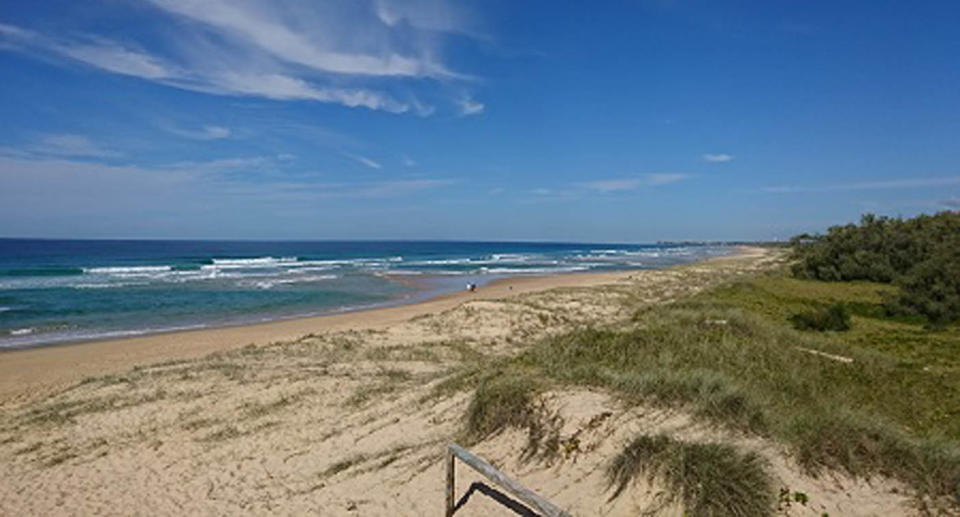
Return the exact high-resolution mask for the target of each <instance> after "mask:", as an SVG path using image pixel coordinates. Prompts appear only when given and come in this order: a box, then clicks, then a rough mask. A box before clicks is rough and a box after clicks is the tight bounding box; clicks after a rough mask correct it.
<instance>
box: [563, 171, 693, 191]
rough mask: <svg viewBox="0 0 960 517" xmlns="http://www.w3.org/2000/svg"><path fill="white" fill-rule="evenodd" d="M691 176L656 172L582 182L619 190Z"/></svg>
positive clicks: (636, 188) (583, 184)
mask: <svg viewBox="0 0 960 517" xmlns="http://www.w3.org/2000/svg"><path fill="white" fill-rule="evenodd" d="M690 178H691V176H690V175H689V174H681V173H656V174H645V175H643V176H638V177H630V178H620V179H609V180H597V181H590V182H587V183H582V184H581V186H582V187H584V188H586V189H589V190H595V191H598V192H619V191H628V190H638V189H642V188H647V187H657V186H660V185H668V184H670V183H677V182H680V181H684V180H687V179H690Z"/></svg>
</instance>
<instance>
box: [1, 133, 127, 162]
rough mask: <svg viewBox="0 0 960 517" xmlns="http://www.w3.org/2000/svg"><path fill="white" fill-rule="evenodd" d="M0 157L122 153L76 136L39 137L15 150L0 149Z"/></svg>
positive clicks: (109, 154)
mask: <svg viewBox="0 0 960 517" xmlns="http://www.w3.org/2000/svg"><path fill="white" fill-rule="evenodd" d="M0 155H5V156H20V157H67V158H119V157H121V156H123V154H122V153H120V152H117V151H114V150H112V149H107V148H105V147H103V146H101V145H100V144H97V143H96V142H94V141H93V140H91V139H90V138H89V137H86V136H83V135H76V134H47V135H40V136H39V137H38V138H36V140H35V141H34V142H31V143H28V144H25V145H21V146H18V147H16V148H9V147H0Z"/></svg>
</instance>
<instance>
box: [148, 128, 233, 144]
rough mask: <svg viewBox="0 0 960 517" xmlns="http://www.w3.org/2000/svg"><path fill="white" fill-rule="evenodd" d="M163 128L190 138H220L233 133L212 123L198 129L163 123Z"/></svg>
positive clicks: (228, 136)
mask: <svg viewBox="0 0 960 517" xmlns="http://www.w3.org/2000/svg"><path fill="white" fill-rule="evenodd" d="M163 129H165V130H166V131H167V132H168V133H171V134H174V135H177V136H180V137H183V138H189V139H191V140H221V139H224V138H230V137H231V136H232V135H233V131H231V130H230V128H227V127H223V126H212V125H210V126H203V127H201V128H198V129H185V128H181V127H177V126H173V125H164V126H163Z"/></svg>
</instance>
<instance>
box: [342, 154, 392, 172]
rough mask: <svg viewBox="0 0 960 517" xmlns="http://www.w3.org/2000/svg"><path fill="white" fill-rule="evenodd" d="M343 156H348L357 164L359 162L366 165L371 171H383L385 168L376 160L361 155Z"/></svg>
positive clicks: (347, 155)
mask: <svg viewBox="0 0 960 517" xmlns="http://www.w3.org/2000/svg"><path fill="white" fill-rule="evenodd" d="M343 155H344V156H346V157H347V158H350V159H351V160H353V161H355V162H357V163H360V164H363V165H366V166H367V167H370V168H371V169H381V168H383V165H380V162H377V161H375V160H373V159H371V158H367V157H366V156H361V155H359V154H353V153H343Z"/></svg>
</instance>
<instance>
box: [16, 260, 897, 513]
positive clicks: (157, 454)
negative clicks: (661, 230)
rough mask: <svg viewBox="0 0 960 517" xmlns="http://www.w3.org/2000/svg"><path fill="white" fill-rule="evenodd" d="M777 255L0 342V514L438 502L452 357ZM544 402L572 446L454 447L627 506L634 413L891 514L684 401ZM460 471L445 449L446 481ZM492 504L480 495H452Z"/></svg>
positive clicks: (584, 506) (466, 476) (836, 499)
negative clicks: (230, 323)
mask: <svg viewBox="0 0 960 517" xmlns="http://www.w3.org/2000/svg"><path fill="white" fill-rule="evenodd" d="M779 257H780V255H778V254H776V253H770V252H768V251H766V250H762V249H744V250H742V253H741V254H739V255H737V256H734V257H727V258H722V259H713V260H710V261H705V262H701V263H695V264H689V265H684V266H679V267H674V268H670V269H666V270H645V271H632V272H616V273H604V274H589V275H561V276H554V277H542V278H524V279H510V280H506V281H501V282H497V283H495V284H493V285H490V286H487V287H485V288H484V289H482V290H481V291H479V292H477V293H456V294H453V295H449V296H444V297H442V298H439V299H436V300H431V301H428V302H424V303H420V304H415V305H409V306H401V307H394V308H389V309H380V310H375V311H367V312H358V313H351V314H340V315H334V316H327V317H320V318H309V319H303V320H296V321H284V322H276V323H269V324H262V325H250V326H244V327H233V328H225V329H215V330H204V331H195V332H179V333H174V334H167V335H157V336H150V337H143V338H136V339H125V340H114V341H103V342H94V343H82V344H76V345H70V346H62V347H55V348H42V349H35V350H24V351H16V352H8V353H5V354H2V355H0V378H2V382H3V384H2V386H3V396H4V398H5V400H6V405H5V406H4V408H3V410H2V412H0V463H2V464H3V465H4V468H3V469H2V471H0V513H2V514H5V515H25V516H26V515H131V514H140V513H143V512H144V511H147V512H148V513H150V514H153V515H174V514H176V515H263V514H271V515H302V514H317V513H319V514H322V515H411V516H412V515H427V514H436V513H439V512H441V511H442V508H443V500H444V499H443V498H444V484H443V479H444V475H443V472H444V471H443V468H444V467H443V461H442V459H443V450H444V447H445V445H446V444H448V443H452V442H454V441H456V440H458V439H459V438H460V437H461V426H462V423H463V415H464V413H465V411H466V409H467V406H468V405H469V403H470V393H467V392H456V391H455V392H451V393H444V392H438V391H437V389H438V386H440V385H441V384H442V383H443V382H444V381H445V380H447V379H449V377H450V375H451V372H452V371H455V369H456V368H458V367H460V366H462V365H464V364H468V363H470V362H471V361H475V360H477V358H480V357H484V358H496V357H507V356H510V355H513V354H516V353H518V352H519V351H521V350H523V349H524V348H525V347H527V346H529V344H530V343H533V342H535V341H536V340H539V339H542V338H544V337H546V336H549V335H551V334H555V333H560V332H564V331H568V330H571V329H575V328H580V327H582V326H585V325H590V326H598V325H611V324H617V322H621V321H626V320H628V319H629V318H630V317H631V315H632V314H633V313H634V312H635V311H636V310H637V308H638V307H639V308H642V307H644V306H649V305H652V304H659V303H664V302H667V301H669V300H673V299H677V298H680V297H683V296H687V295H690V294H693V293H696V292H698V291H700V290H702V289H705V288H708V287H710V286H714V285H718V284H720V283H723V282H727V281H731V280H733V279H736V278H738V277H742V276H744V275H754V274H756V273H757V272H758V271H763V270H766V269H769V268H772V267H777V265H778V264H779V263H780V259H779ZM544 404H545V406H544V407H545V410H548V411H550V412H551V414H553V415H555V417H556V420H555V422H559V424H558V425H559V427H558V429H557V432H558V433H559V436H571V437H576V440H577V443H578V446H577V452H575V453H574V455H573V456H568V457H566V459H564V458H561V459H559V460H555V461H532V462H531V461H521V460H520V458H521V457H522V456H523V455H524V450H525V449H524V448H525V443H526V440H527V437H526V435H525V434H524V433H523V432H521V431H519V430H517V431H507V432H504V433H501V434H499V435H497V436H495V437H493V438H490V439H487V440H484V441H482V442H480V443H476V444H472V445H471V450H473V451H474V452H475V453H477V454H479V455H481V456H482V457H484V458H485V459H487V460H488V461H490V462H492V463H493V464H494V465H496V466H497V467H499V468H501V469H503V470H504V471H505V472H507V473H509V474H510V475H511V476H514V477H515V478H517V479H519V480H520V481H521V482H522V483H524V484H525V485H526V486H528V487H529V488H531V489H532V490H534V491H536V492H538V493H539V494H541V495H543V496H544V497H547V498H548V499H550V500H551V501H552V502H553V503H555V504H557V505H559V506H561V507H563V508H565V509H567V510H568V511H570V512H571V513H572V514H573V515H634V514H636V512H637V511H638V508H644V507H649V506H650V505H651V504H652V503H654V502H656V500H657V497H658V496H657V493H658V492H659V490H660V488H658V486H657V485H656V484H655V483H652V482H638V483H637V484H636V486H635V487H634V488H631V489H630V490H628V491H626V492H625V493H624V494H623V495H622V496H620V497H618V498H615V499H611V498H610V497H609V496H610V493H609V491H608V489H607V487H608V485H607V484H606V479H605V477H604V468H603V467H604V465H606V464H607V462H608V460H609V458H610V457H611V456H612V455H613V454H614V453H615V451H616V450H618V448H619V447H622V445H623V443H624V441H625V440H626V439H627V438H628V437H629V436H631V435H632V434H634V433H637V432H640V431H643V432H654V431H657V432H669V433H671V434H672V435H674V436H679V437H683V438H684V439H689V440H699V441H703V440H722V441H725V442H727V443H735V444H737V446H738V447H742V448H746V449H749V450H753V451H756V452H757V453H758V454H762V455H763V456H764V457H766V458H768V460H769V462H770V464H771V465H772V468H773V470H774V471H775V472H776V475H777V477H778V479H779V482H781V483H783V484H784V485H786V486H790V487H791V488H792V489H795V490H801V491H803V492H804V493H807V494H810V495H811V498H814V499H815V500H816V502H817V504H816V505H810V506H809V507H802V508H801V507H797V508H796V509H795V510H793V511H792V513H789V515H820V514H821V513H822V512H824V511H826V512H828V513H830V514H831V515H835V514H839V515H877V514H889V513H890V512H891V511H892V512H893V513H897V514H905V513H909V511H908V499H907V496H906V495H905V491H904V490H903V487H902V486H900V485H897V484H895V483H891V482H888V481H883V480H873V481H871V482H869V483H868V482H867V481H863V480H854V479H850V478H846V477H843V476H834V475H831V476H821V477H816V478H815V477H811V476H810V475H807V474H805V473H804V472H803V471H802V470H801V469H800V468H799V467H797V466H796V465H795V464H794V463H792V462H791V461H790V460H789V458H787V457H786V456H785V455H784V453H783V449H782V447H781V446H778V445H776V444H774V443H771V442H767V441H764V440H762V439H759V438H756V437H746V436H743V435H741V434H739V433H733V432H730V431H725V430H722V429H717V428H712V427H705V426H703V425H702V424H700V423H698V421H697V420H696V419H695V418H693V417H692V416H691V415H689V414H687V413H685V412H684V411H682V410H676V411H667V410H664V409H655V408H647V407H644V406H639V407H638V406H632V407H624V406H623V405H622V404H620V403H619V402H618V401H617V400H616V399H615V398H613V397H611V396H610V395H608V394H605V393H602V392H597V391H591V390H585V389H582V388H576V389H569V390H560V391H557V390H554V391H551V392H549V393H547V394H545V396H544ZM477 479H478V478H477V476H476V475H474V474H472V473H471V472H470V471H469V470H468V469H466V468H462V467H461V468H460V469H459V470H458V493H460V494H462V493H463V492H464V491H465V490H466V488H467V486H468V485H469V483H471V482H472V481H475V480H477ZM145 509H149V510H145ZM660 513H661V514H665V515H681V514H682V509H681V508H679V507H669V508H663V509H662V511H661V512H660ZM501 514H502V515H508V514H509V512H508V511H506V510H504V509H503V508H502V507H500V506H498V505H496V504H495V503H494V502H493V501H492V500H490V499H488V498H486V497H483V496H479V495H475V496H473V498H472V499H471V500H470V502H469V504H467V505H466V506H464V507H463V508H462V509H461V510H460V511H459V512H458V513H457V515H465V516H470V515H501Z"/></svg>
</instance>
